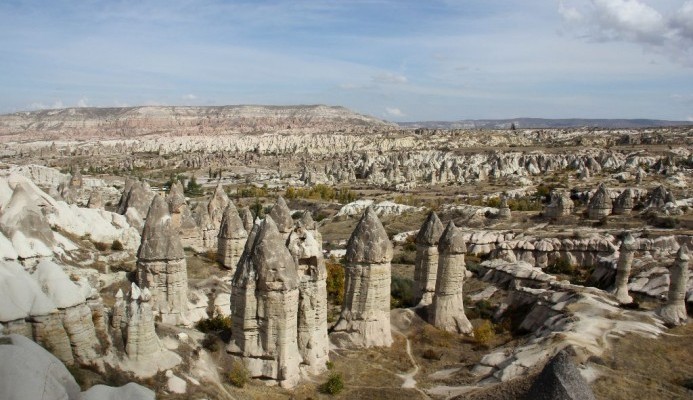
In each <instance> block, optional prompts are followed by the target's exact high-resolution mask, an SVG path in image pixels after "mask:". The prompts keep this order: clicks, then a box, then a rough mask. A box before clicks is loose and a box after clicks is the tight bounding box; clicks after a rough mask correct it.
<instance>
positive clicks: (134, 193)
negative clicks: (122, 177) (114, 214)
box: [118, 181, 155, 217]
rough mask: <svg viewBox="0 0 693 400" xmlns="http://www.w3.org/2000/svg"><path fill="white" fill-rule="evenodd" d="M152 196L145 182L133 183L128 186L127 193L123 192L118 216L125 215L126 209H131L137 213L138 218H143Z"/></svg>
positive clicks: (152, 193)
mask: <svg viewBox="0 0 693 400" xmlns="http://www.w3.org/2000/svg"><path fill="white" fill-rule="evenodd" d="M127 187H128V182H126V188H127ZM154 196H155V194H154V192H153V191H152V189H151V188H150V187H149V184H148V183H147V182H141V181H133V182H132V183H130V185H129V190H128V191H127V192H125V191H123V197H121V201H120V206H119V207H118V214H123V215H126V214H127V212H128V209H129V208H132V209H133V210H135V211H137V214H138V215H139V216H140V217H145V216H146V215H147V212H148V211H149V206H150V205H151V203H152V199H153V198H154ZM131 212H132V211H131Z"/></svg>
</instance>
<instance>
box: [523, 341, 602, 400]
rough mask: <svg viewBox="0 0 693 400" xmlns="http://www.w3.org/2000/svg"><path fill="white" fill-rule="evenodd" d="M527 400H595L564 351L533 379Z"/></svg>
mask: <svg viewBox="0 0 693 400" xmlns="http://www.w3.org/2000/svg"><path fill="white" fill-rule="evenodd" d="M524 398H525V399H527V400H596V397H595V396H594V393H593V392H592V388H590V385H589V384H588V383H587V381H586V380H585V378H583V377H582V375H580V371H579V370H578V369H577V367H576V366H575V364H574V363H573V361H572V360H571V359H570V356H568V354H567V353H566V351H561V352H559V353H558V354H557V355H556V356H554V357H553V359H551V361H549V363H548V364H546V366H545V367H544V369H543V370H542V371H541V373H540V374H539V376H537V378H536V379H535V381H534V383H533V384H532V387H530V389H529V392H528V393H527V395H526V396H525V397H524Z"/></svg>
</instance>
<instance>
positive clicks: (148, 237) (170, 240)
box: [137, 195, 188, 324]
mask: <svg viewBox="0 0 693 400" xmlns="http://www.w3.org/2000/svg"><path fill="white" fill-rule="evenodd" d="M137 282H138V284H139V286H140V287H146V288H149V289H150V290H151V293H152V303H153V308H154V309H155V310H156V311H157V312H158V313H160V315H161V318H162V321H164V322H166V323H173V324H178V323H182V322H184V319H185V318H184V315H185V314H186V312H187V311H188V273H187V266H186V262H185V253H184V252H183V245H182V244H181V241H180V238H179V237H178V233H177V232H176V231H175V230H174V229H173V226H172V223H171V216H170V214H169V212H168V205H167V204H166V202H165V200H164V198H163V197H162V196H159V195H157V196H155V197H154V200H153V201H152V205H151V207H150V210H149V214H148V215H147V222H146V224H145V226H144V229H143V231H142V243H141V244H140V248H139V250H138V251H137Z"/></svg>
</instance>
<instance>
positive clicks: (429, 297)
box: [413, 211, 444, 305]
mask: <svg viewBox="0 0 693 400" xmlns="http://www.w3.org/2000/svg"><path fill="white" fill-rule="evenodd" d="M443 229H444V227H443V224H442V223H441V222H440V219H438V215H436V213H435V212H433V211H431V212H430V213H429V214H428V218H426V221H425V222H424V223H423V225H422V226H421V229H419V233H418V234H417V235H416V260H415V262H414V293H413V294H414V304H422V305H428V304H431V302H432V301H433V294H434V293H435V291H436V275H437V274H438V240H439V239H440V235H442V234H443Z"/></svg>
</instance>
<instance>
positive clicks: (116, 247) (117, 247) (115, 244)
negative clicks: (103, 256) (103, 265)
mask: <svg viewBox="0 0 693 400" xmlns="http://www.w3.org/2000/svg"><path fill="white" fill-rule="evenodd" d="M124 249H125V247H123V244H122V243H121V242H120V240H114V241H113V243H111V250H113V251H123V250H124Z"/></svg>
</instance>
